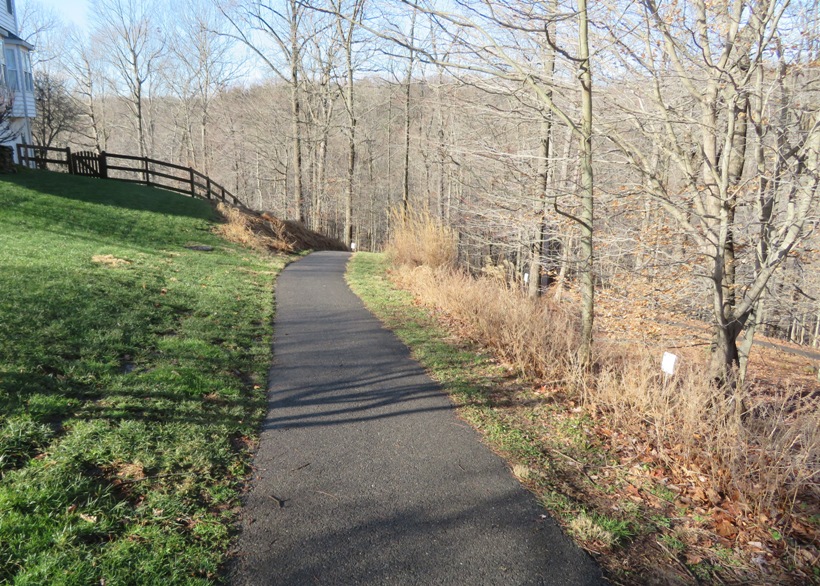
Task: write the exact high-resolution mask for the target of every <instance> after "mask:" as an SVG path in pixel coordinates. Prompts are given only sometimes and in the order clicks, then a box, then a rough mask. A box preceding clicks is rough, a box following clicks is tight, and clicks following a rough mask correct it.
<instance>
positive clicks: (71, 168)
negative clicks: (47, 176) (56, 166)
mask: <svg viewBox="0 0 820 586" xmlns="http://www.w3.org/2000/svg"><path fill="white" fill-rule="evenodd" d="M65 160H66V163H68V174H69V175H76V174H77V161H75V160H74V155H72V154H71V147H65Z"/></svg>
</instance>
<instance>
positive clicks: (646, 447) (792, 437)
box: [389, 216, 820, 579]
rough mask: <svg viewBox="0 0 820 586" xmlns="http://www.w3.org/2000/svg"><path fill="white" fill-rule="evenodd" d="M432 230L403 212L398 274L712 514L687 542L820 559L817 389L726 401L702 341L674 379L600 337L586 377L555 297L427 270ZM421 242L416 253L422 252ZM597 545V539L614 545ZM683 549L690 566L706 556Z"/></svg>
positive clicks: (768, 557) (650, 360) (803, 560)
mask: <svg viewBox="0 0 820 586" xmlns="http://www.w3.org/2000/svg"><path fill="white" fill-rule="evenodd" d="M431 225H434V222H432V221H431V220H430V218H429V216H409V217H405V220H404V222H403V223H400V224H397V226H398V228H397V232H396V235H395V239H394V241H393V242H392V243H391V244H390V246H389V252H390V255H391V257H392V260H393V262H394V264H395V265H396V270H395V271H394V278H395V279H396V280H397V281H398V282H399V284H400V285H401V286H403V287H405V288H408V289H409V290H411V291H412V292H413V293H414V294H415V295H416V296H417V298H418V299H419V300H420V302H421V303H423V304H424V305H427V306H429V307H431V308H434V309H435V310H436V312H437V313H438V315H439V317H440V318H441V319H443V320H445V321H446V322H447V323H448V325H449V326H450V329H451V330H455V331H458V332H459V333H460V335H461V336H462V337H465V338H468V339H470V340H472V341H475V342H478V343H479V344H481V345H482V346H484V347H485V348H487V349H489V350H491V351H492V352H493V354H494V355H495V356H496V357H497V358H498V359H499V360H500V361H502V362H504V363H506V364H507V365H509V366H511V367H513V368H515V369H516V370H517V371H518V372H519V373H521V374H524V375H526V376H527V377H529V379H530V380H533V379H535V380H536V381H538V382H537V384H538V385H540V386H541V389H542V390H543V391H544V392H545V393H550V392H551V391H550V389H553V390H560V393H561V394H563V395H565V396H568V397H575V398H576V399H580V400H581V401H582V403H583V404H584V406H585V411H586V412H587V413H588V414H590V416H591V417H592V418H593V419H594V421H595V422H596V424H595V426H594V431H593V433H594V434H596V435H597V437H598V439H599V440H600V441H602V442H604V444H605V445H606V449H607V450H608V452H610V453H612V454H616V455H617V457H618V458H619V460H620V461H621V466H623V467H625V469H632V468H633V467H634V466H635V465H638V466H639V468H637V469H635V470H637V471H638V473H639V474H641V475H642V474H648V475H649V476H647V478H646V480H647V482H649V483H650V484H649V485H650V486H654V483H655V480H656V479H658V478H662V479H663V484H662V489H663V491H664V494H665V495H666V496H664V497H663V499H666V500H667V501H668V503H667V504H669V503H674V504H676V506H678V507H679V508H689V510H691V511H695V512H696V513H694V514H696V515H697V516H702V517H704V518H708V519H709V521H708V522H707V523H706V524H705V525H704V524H703V523H701V522H696V523H689V525H691V526H693V527H708V528H709V530H710V531H711V537H710V538H700V541H697V540H695V541H693V543H692V547H693V548H694V547H695V544H698V543H699V544H704V543H705V544H707V546H708V544H710V543H712V544H722V545H720V546H721V547H730V548H737V550H738V551H741V550H743V551H745V550H744V549H743V548H745V549H750V550H751V553H750V554H749V555H751V557H752V560H753V561H754V564H757V565H760V564H764V565H765V564H770V563H774V557H773V556H777V555H779V556H782V557H783V558H785V557H786V556H787V553H786V551H787V549H788V547H787V546H786V545H785V544H786V542H785V541H784V540H783V539H784V538H783V537H782V535H788V536H790V538H792V539H793V540H792V541H789V543H791V544H792V545H793V546H794V547H795V548H796V549H794V550H793V551H791V553H789V554H788V555H789V556H791V558H792V561H790V562H789V563H790V564H793V565H794V567H797V568H804V569H807V568H811V564H813V563H816V562H817V561H818V559H817V539H818V537H817V535H818V528H817V527H816V526H815V524H816V523H817V519H818V518H820V515H818V510H817V503H818V501H820V429H819V427H820V426H818V422H819V421H820V399H819V398H818V396H817V394H816V393H814V394H812V393H806V392H805V390H804V389H803V388H801V387H796V386H789V385H788V384H784V383H782V382H781V384H780V385H779V386H778V387H775V388H774V390H773V389H772V388H771V387H770V388H768V389H767V391H766V392H765V393H761V392H760V390H759V388H757V387H755V386H753V385H751V384H750V385H747V386H745V387H744V388H742V389H738V390H737V391H735V392H734V393H732V394H730V395H727V394H726V393H725V392H724V391H722V390H719V389H716V388H715V387H714V386H713V385H712V384H711V383H710V380H709V377H708V376H706V375H705V373H706V372H707V364H706V362H707V360H708V353H707V352H706V350H705V348H704V347H699V348H691V349H690V351H689V352H686V351H683V352H682V354H684V355H685V357H686V359H685V360H683V361H682V366H681V367H680V369H679V370H678V372H677V373H676V374H675V375H674V376H671V377H666V376H664V375H662V374H661V372H660V364H659V362H660V356H654V355H651V354H650V352H649V350H647V348H646V347H643V346H642V345H641V344H640V343H638V344H623V343H618V340H610V341H611V342H612V343H608V344H601V343H599V344H598V347H597V353H598V356H597V357H596V367H595V369H594V373H593V375H592V376H586V375H582V374H581V373H580V372H579V370H578V369H577V368H576V361H575V356H576V348H577V345H578V334H577V331H578V327H577V319H576V318H575V316H574V315H573V314H572V313H571V312H570V311H569V310H568V309H566V308H565V305H560V304H556V303H555V302H552V301H550V299H551V298H552V296H551V295H545V296H543V297H542V298H540V299H538V300H531V299H528V298H526V297H525V296H524V295H523V293H522V292H521V290H520V288H519V287H517V286H510V285H508V284H507V281H505V280H504V279H498V278H494V277H493V275H492V271H490V272H489V273H487V274H486V275H485V276H482V277H478V278H475V277H471V276H469V275H466V274H464V273H461V272H458V271H456V270H455V269H453V268H452V265H451V263H450V262H446V263H438V264H437V268H431V267H429V266H425V265H424V259H425V258H437V255H436V254H435V253H434V252H433V251H429V250H426V247H427V245H428V242H434V241H443V242H444V243H445V244H448V243H449V242H450V240H449V238H447V237H445V236H444V235H439V236H437V237H434V238H430V237H429V233H430V230H431ZM426 239H428V240H426ZM416 244H418V245H419V246H420V247H421V248H422V249H421V250H417V251H414V250H413V246H414V245H416ZM444 257H445V258H451V256H450V255H449V254H445V255H444ZM442 267H443V268H442ZM655 348H657V346H655ZM653 354H654V353H653ZM750 370H751V371H752V372H754V369H753V368H751V369H750ZM527 417H528V416H527V415H524V416H523V419H526V418H527ZM530 418H531V417H530ZM544 426H545V427H548V426H549V423H548V422H545V423H544ZM645 469H646V470H648V471H646V470H645ZM522 470H523V468H522ZM515 473H516V474H517V475H519V474H518V472H515ZM519 476H521V475H519ZM604 476H606V474H604ZM522 480H525V479H522ZM626 496H627V497H628V498H631V499H633V500H634V501H641V502H644V501H646V499H647V498H650V497H647V495H646V494H643V493H641V492H640V491H638V492H636V493H635V494H631V495H626ZM651 498H654V497H651ZM663 499H662V500H663ZM798 505H799V506H798ZM680 525H681V526H682V527H683V526H688V525H686V524H685V523H684V524H680ZM590 527H591V526H590V525H589V523H585V522H584V521H583V520H582V519H580V518H579V520H578V521H577V522H576V523H575V525H574V526H572V527H571V529H572V530H573V531H574V532H576V534H579V533H580V534H587V533H589V530H590ZM773 536H774V537H773ZM777 536H780V537H777ZM601 537H602V536H597V537H594V538H593V537H590V539H591V540H592V541H604V542H606V539H601ZM749 544H752V545H749ZM758 544H760V547H761V548H763V549H765V552H763V553H761V551H762V550H761V551H758V549H755V548H757V546H758ZM766 544H768V545H766ZM800 544H803V545H800ZM812 544H813V545H812ZM784 548H785V549H784ZM691 551H711V550H709V549H708V547H706V548H702V549H701V550H696V549H692V550H691ZM746 553H749V552H746ZM687 555H688V556H691V557H692V559H693V560H695V562H693V563H696V562H697V559H699V558H703V557H704V556H706V557H708V556H709V554H708V553H703V554H693V553H690V554H687ZM744 555H745V554H744ZM687 560H688V558H687ZM795 560H797V562H795ZM798 562H799V563H798ZM752 565H753V564H752ZM760 567H761V568H762V567H763V566H760ZM781 570H782V568H781ZM795 571H796V572H798V573H797V574H795V575H799V576H808V575H810V574H806V573H805V572H803V570H795ZM800 572H803V573H802V574H801V573H800ZM801 579H802V578H801Z"/></svg>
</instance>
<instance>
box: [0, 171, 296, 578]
mask: <svg viewBox="0 0 820 586" xmlns="http://www.w3.org/2000/svg"><path fill="white" fill-rule="evenodd" d="M213 220H214V217H213V210H212V208H211V207H210V206H209V205H208V204H207V203H205V202H202V201H198V200H193V199H189V198H185V197H182V196H177V195H174V194H171V193H169V192H163V191H158V190H153V189H148V188H144V187H137V186H132V185H129V184H125V183H119V182H115V181H102V180H96V179H85V178H79V177H71V176H67V175H63V174H57V173H49V172H34V171H27V172H24V173H21V174H18V175H13V176H3V177H2V178H0V584H3V583H11V584H37V585H42V584H96V585H99V584H105V585H106V586H111V585H113V584H141V585H142V584H164V585H167V584H197V583H212V582H213V581H216V580H218V577H219V571H220V564H221V563H223V561H224V559H225V556H226V551H227V548H228V546H229V542H230V539H231V525H232V523H233V522H234V521H235V519H236V513H237V506H238V490H239V489H240V487H241V483H242V480H243V478H244V477H245V476H246V473H247V471H248V463H249V448H250V446H251V445H252V442H253V438H254V436H255V434H256V433H257V429H258V423H259V421H260V417H261V416H262V414H263V412H264V408H265V392H264V386H265V380H266V370H267V367H268V365H269V361H270V342H271V333H272V332H271V330H272V326H271V323H272V314H273V299H272V283H273V279H274V278H275V276H276V274H277V273H278V272H279V271H280V270H281V268H282V267H283V266H284V264H285V259H284V258H274V257H271V256H264V255H261V254H257V253H253V252H250V251H248V250H245V249H241V248H238V247H236V246H234V245H230V244H227V243H225V242H224V241H221V240H219V239H218V238H217V237H216V236H214V235H213V234H212V233H211V231H210V229H211V226H212V222H213ZM189 245H208V246H212V247H214V250H213V251H210V252H204V251H195V250H190V249H188V248H186V246H189Z"/></svg>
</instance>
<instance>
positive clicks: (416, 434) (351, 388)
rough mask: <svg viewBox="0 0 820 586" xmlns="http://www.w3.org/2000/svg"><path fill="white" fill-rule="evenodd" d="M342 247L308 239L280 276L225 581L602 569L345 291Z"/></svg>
mask: <svg viewBox="0 0 820 586" xmlns="http://www.w3.org/2000/svg"><path fill="white" fill-rule="evenodd" d="M348 258H349V254H348V253H339V252H322V253H314V254H311V255H310V256H308V257H306V258H304V259H302V260H300V261H299V262H297V263H295V264H292V265H290V266H289V267H288V268H287V269H285V271H283V273H282V274H281V275H280V276H279V279H278V280H277V285H276V303H277V309H276V321H275V325H274V329H275V341H274V364H273V367H272V368H271V371H270V379H269V380H270V383H269V407H270V409H269V412H268V415H267V417H266V419H265V421H264V424H263V431H262V438H261V443H260V446H259V450H258V453H257V455H256V458H255V461H254V466H255V469H256V472H255V477H254V480H253V481H252V485H251V487H250V490H249V493H248V495H247V497H246V499H245V503H244V508H243V513H242V520H241V524H242V527H241V529H242V532H241V535H240V539H239V545H238V549H237V555H236V559H235V563H234V565H233V568H232V570H231V576H230V578H231V581H232V583H233V584H235V585H237V586H238V585H251V584H252V585H262V584H283V585H299V584H340V585H346V584H402V585H405V584H406V585H410V584H417V585H425V586H430V585H434V584H448V585H449V584H470V585H479V584H499V585H500V584H504V585H507V584H556V585H557V584H561V585H572V584H603V583H604V582H603V580H602V578H601V572H600V570H599V568H598V567H597V565H596V564H595V563H594V561H593V560H592V559H591V558H589V556H587V554H585V553H584V552H583V551H582V550H580V549H579V548H578V547H576V546H575V545H574V544H573V543H572V542H571V541H570V540H569V539H568V538H567V537H566V536H565V535H564V534H563V533H562V532H561V530H560V528H559V527H558V526H557V525H556V523H555V522H554V521H553V520H552V519H550V518H548V517H546V516H545V515H544V510H543V509H542V508H541V507H540V506H539V505H538V504H537V502H536V501H535V499H534V497H533V496H532V495H531V494H530V493H528V492H527V491H526V490H524V489H523V488H522V487H521V485H520V484H519V483H518V482H517V481H516V480H515V479H514V478H513V476H512V475H511V473H510V471H509V470H508V468H507V466H506V465H505V463H504V462H503V461H502V460H501V459H500V458H499V457H498V456H496V455H495V454H493V453H492V452H491V451H490V450H489V449H488V448H487V447H486V446H484V445H483V444H482V443H481V440H480V438H479V436H478V434H477V433H476V432H475V431H474V430H473V429H471V428H470V427H469V426H468V425H466V424H465V423H464V422H463V421H461V420H460V419H459V418H458V417H457V415H456V413H455V411H454V409H453V406H452V404H451V402H450V401H449V399H448V398H447V397H446V396H445V395H444V394H443V392H442V391H441V389H440V388H439V387H438V386H437V385H436V384H435V383H434V382H433V381H432V380H431V379H430V378H429V377H428V376H427V375H426V374H425V372H424V370H423V369H422V368H421V367H420V366H419V365H418V363H416V362H415V361H414V360H412V359H411V357H410V355H409V352H408V350H407V348H406V347H405V346H404V345H403V344H402V343H401V342H400V341H399V340H398V339H397V338H396V337H395V336H394V335H393V334H392V333H391V332H389V331H388V330H386V329H384V328H383V327H382V325H381V323H380V322H379V321H378V320H377V319H376V318H375V317H373V315H372V314H370V312H368V311H367V310H366V309H365V307H364V306H363V305H362V303H361V301H360V300H359V299H358V297H356V296H355V295H354V294H353V293H352V292H351V291H350V289H349V288H348V287H347V285H346V283H345V281H344V271H345V264H346V262H347V259H348Z"/></svg>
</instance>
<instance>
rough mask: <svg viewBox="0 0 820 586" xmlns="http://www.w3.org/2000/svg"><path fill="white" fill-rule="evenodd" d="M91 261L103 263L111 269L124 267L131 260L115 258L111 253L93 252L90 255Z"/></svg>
mask: <svg viewBox="0 0 820 586" xmlns="http://www.w3.org/2000/svg"><path fill="white" fill-rule="evenodd" d="M91 262H95V263H97V264H100V265H105V266H107V267H110V268H112V269H116V268H119V267H124V266H127V265H130V264H131V261H129V260H125V259H124V258H117V257H116V256H114V255H113V254H95V255H94V256H92V257H91Z"/></svg>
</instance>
